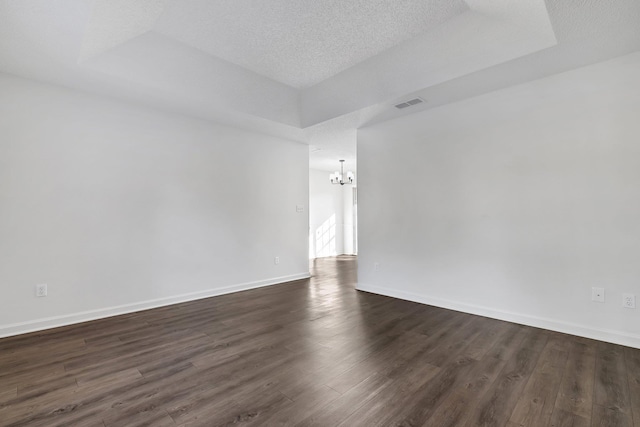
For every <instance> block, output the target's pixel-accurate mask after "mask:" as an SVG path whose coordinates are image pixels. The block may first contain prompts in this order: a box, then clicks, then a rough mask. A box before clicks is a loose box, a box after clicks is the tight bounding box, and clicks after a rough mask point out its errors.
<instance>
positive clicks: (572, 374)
mask: <svg viewBox="0 0 640 427" xmlns="http://www.w3.org/2000/svg"><path fill="white" fill-rule="evenodd" d="M571 344H572V345H571V349H570V353H569V358H568V359H567V364H566V366H565V370H564V373H563V376H562V382H561V383H560V390H559V392H558V397H557V398H556V403H555V407H556V408H557V409H559V410H562V411H564V412H567V413H570V414H574V415H576V416H579V417H581V418H584V419H586V420H588V421H590V420H591V412H592V408H593V389H594V377H595V367H596V346H597V343H596V342H595V341H590V340H586V339H578V338H575V339H574V340H572V343H571Z"/></svg>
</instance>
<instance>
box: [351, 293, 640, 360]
mask: <svg viewBox="0 0 640 427" xmlns="http://www.w3.org/2000/svg"><path fill="white" fill-rule="evenodd" d="M356 289H357V290H359V291H364V292H370V293H373V294H379V295H384V296H388V297H392V298H398V299H403V300H407V301H413V302H418V303H421V304H427V305H432V306H435V307H441V308H446V309H449V310H455V311H461V312H463V313H469V314H476V315H479V316H484V317H490V318H492V319H499V320H504V321H507V322H512V323H518V324H520V325H526V326H533V327H535V328H542V329H548V330H551V331H556V332H562V333H565V334H570V335H577V336H580V337H585V338H590V339H594V340H599V341H606V342H610V343H613V344H620V345H624V346H628V347H634V348H638V349H640V335H634V334H628V333H626V332H620V331H612V330H607V329H596V328H591V327H588V326H583V325H578V324H575V323H569V322H564V321H561V320H557V319H548V318H544V317H538V316H531V315H527V314H522V313H513V312H508V311H502V310H496V309H493V308H490V307H483V306H479V305H472V304H465V303H459V302H456V301H451V300H446V299H442V298H434V297H430V296H428V295H421V294H416V293H413V292H405V291H399V290H397V289H392V288H387V287H383V286H374V285H368V284H366V283H358V285H357V286H356Z"/></svg>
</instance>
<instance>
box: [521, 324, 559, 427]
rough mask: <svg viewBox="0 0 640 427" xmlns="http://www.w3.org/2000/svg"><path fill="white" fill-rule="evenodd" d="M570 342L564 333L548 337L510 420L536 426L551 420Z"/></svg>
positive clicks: (524, 425) (523, 424) (522, 424)
mask: <svg viewBox="0 0 640 427" xmlns="http://www.w3.org/2000/svg"><path fill="white" fill-rule="evenodd" d="M569 344H570V342H569V341H568V340H567V339H566V338H565V337H564V336H561V335H556V336H553V337H551V338H550V339H549V341H547V345H546V346H545V348H544V350H542V353H541V354H540V357H539V358H538V363H537V365H536V367H535V368H534V370H533V372H532V373H531V376H530V378H529V381H528V382H527V385H526V386H525V389H524V391H523V392H522V395H521V396H520V398H519V399H518V402H517V404H516V407H515V409H514V410H513V413H512V414H511V418H510V419H509V421H510V422H511V423H512V424H513V425H515V426H521V427H527V426H530V427H535V426H546V425H548V424H549V421H550V419H551V414H552V413H553V409H554V407H555V403H556V398H557V396H558V389H559V387H560V382H561V380H562V373H563V371H564V369H565V365H566V362H567V359H568V357H569Z"/></svg>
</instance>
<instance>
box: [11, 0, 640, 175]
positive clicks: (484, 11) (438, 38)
mask: <svg viewBox="0 0 640 427" xmlns="http://www.w3.org/2000/svg"><path fill="white" fill-rule="evenodd" d="M638 49H640V1H638V0H547V1H546V2H544V1H543V0H518V1H513V0H465V1H463V0H326V1H317V0H315V1H314V0H273V1H270V2H257V1H254V0H216V1H207V0H181V1H178V0H56V1H53V0H0V72H6V73H10V74H16V75H20V76H24V77H27V78H32V79H36V80H41V81H45V82H50V83H54V84H59V85H63V86H67V87H71V88H74V89H79V90H83V91H87V92H92V93H96V94H99V95H103V96H109V97H112V98H120V99H123V100H126V101H129V102H136V103H140V104H144V105H147V106H150V107H153V108H159V109H163V110H168V111H172V112H176V113H179V114H187V115H190V116H194V117H198V118H202V119H205V120H214V121H218V122H221V123H226V124H229V125H233V126H238V127H243V128H247V129H251V130H254V131H258V132H263V133H268V134H271V135H276V136H280V137H284V138H289V139H293V140H297V141H301V142H304V143H307V144H310V145H311V146H312V150H313V153H312V154H311V156H310V159H311V165H312V167H315V168H321V169H327V170H332V169H335V164H337V160H338V159H340V158H345V159H347V160H348V162H350V163H351V164H355V135H356V129H357V128H358V127H360V126H362V125H363V124H367V123H371V122H375V121H380V120H386V119H390V118H393V117H397V116H398V115H401V114H410V113H411V112H415V111H420V110H424V109H428V108H434V107H437V106H438V105H442V104H446V103H448V102H455V101H457V100H460V99H464V98H466V97H470V96H475V95H478V94H481V93H485V92H487V91H491V90H496V89H500V88H502V87H506V86H509V85H513V84H518V83H522V82H525V81H528V80H532V79H536V78H540V77H544V76H547V75H550V74H553V73H558V72H562V71H565V70H568V69H571V68H575V67H578V66H581V65H586V64H590V63H593V62H597V61H602V60H604V59H608V58H612V57H614V56H618V55H622V54H625V53H628V52H632V51H635V50H638ZM416 95H419V96H421V97H423V98H424V99H426V101H427V102H426V103H424V104H422V105H420V106H417V107H412V108H411V109H406V110H403V111H399V110H395V109H394V108H393V105H394V104H395V103H397V101H401V100H403V99H409V98H411V97H413V96H416Z"/></svg>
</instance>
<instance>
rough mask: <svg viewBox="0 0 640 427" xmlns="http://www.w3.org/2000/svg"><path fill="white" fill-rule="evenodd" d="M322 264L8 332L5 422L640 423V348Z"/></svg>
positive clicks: (0, 421) (0, 388)
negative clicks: (362, 283) (390, 292)
mask: <svg viewBox="0 0 640 427" xmlns="http://www.w3.org/2000/svg"><path fill="white" fill-rule="evenodd" d="M311 273H312V275H313V277H312V278H311V279H309V280H301V281H296V282H290V283H284V284H281V285H276V286H271V287H266V288H261V289H256V290H251V291H246V292H239V293H235V294H229V295H224V296H220V297H215V298H207V299H202V300H198V301H193V302H188V303H184V304H177V305H173V306H168V307H162V308H158V309H154V310H148V311H142V312H138V313H131V314H127V315H123V316H117V317H112V318H108V319H102V320H97V321H93V322H87V323H82V324H78V325H73V326H68V327H64V328H58V329H53V330H49V331H44V332H38V333H32V334H27V335H22V336H17V337H12V338H6V339H1V340H0V426H3V427H5V426H12V427H15V426H29V427H32V426H35V427H40V426H42V427H45V426H46V427H51V426H54V427H55V426H81V427H82V426H91V427H95V426H99V427H112V426H127V427H129V426H158V427H164V426H173V427H176V426H229V425H233V426H261V425H267V426H278V425H281V426H288V425H297V426H331V427H333V426H340V425H341V426H366V427H370V426H393V425H395V426H438V427H455V426H508V427H516V426H536V427H538V426H541V427H545V426H557V427H587V426H593V427H596V426H597V427H601V426H621V427H628V426H635V427H640V350H637V349H631V348H624V347H620V346H616V345H613V344H607V343H601V342H597V341H593V340H588V339H584V338H578V337H573V336H569V335H563V334H558V333H555V332H550V331H544V330H540V329H535V328H529V327H526V326H521V325H516V324H512V323H508V322H502V321H498V320H493V319H488V318H483V317H479V316H472V315H469V314H464V313H459V312H454V311H450V310H444V309H441V308H436V307H430V306H427V305H421V304H416V303H412V302H408V301H401V300H397V299H393V298H389V297H384V296H380V295H373V294H368V293H365V292H358V291H356V290H355V283H356V259H355V258H354V257H336V258H324V259H317V260H315V261H313V262H312V264H311ZM634 422H635V424H634Z"/></svg>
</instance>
